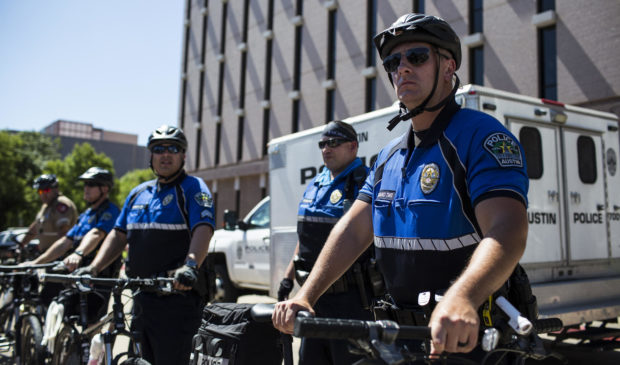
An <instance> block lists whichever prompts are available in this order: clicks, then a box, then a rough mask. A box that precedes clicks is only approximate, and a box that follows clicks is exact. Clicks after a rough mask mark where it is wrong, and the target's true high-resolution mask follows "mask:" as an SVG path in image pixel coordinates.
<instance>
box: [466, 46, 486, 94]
mask: <svg viewBox="0 0 620 365" xmlns="http://www.w3.org/2000/svg"><path fill="white" fill-rule="evenodd" d="M469 82H471V83H472V84H477V85H484V48H483V47H482V46H480V47H474V48H470V49H469Z"/></svg>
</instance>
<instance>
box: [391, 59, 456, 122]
mask: <svg viewBox="0 0 620 365" xmlns="http://www.w3.org/2000/svg"><path fill="white" fill-rule="evenodd" d="M435 53H436V54H437V59H436V60H437V61H436V65H437V67H436V69H435V81H434V82H433V89H432V90H431V92H430V93H429V94H428V96H427V97H426V99H424V101H423V102H422V103H420V105H418V106H416V107H415V108H413V109H412V110H408V109H407V107H406V106H405V104H403V103H402V102H401V103H400V104H399V106H400V110H399V111H398V115H396V116H395V117H394V118H392V119H390V121H389V122H388V126H387V129H388V130H389V131H391V130H392V129H394V127H396V125H398V123H400V122H401V121H403V120H409V119H411V118H413V117H415V116H416V115H419V114H422V112H425V111H426V112H434V111H436V110H439V109H441V108H442V107H443V106H444V105H446V104H447V103H448V101H449V100H451V99H453V98H454V95H456V91H457V90H458V88H459V86H460V80H459V77H458V76H457V75H456V73H455V74H454V77H455V78H456V81H455V82H454V87H453V88H452V91H451V92H450V94H449V95H448V96H446V97H445V98H444V99H443V100H441V101H440V102H439V103H437V104H435V105H433V106H432V107H429V108H427V107H426V104H428V102H429V101H430V100H431V98H432V97H433V95H434V94H435V90H436V89H437V84H438V82H439V51H438V50H437V48H435ZM391 80H392V79H391V78H390V81H391Z"/></svg>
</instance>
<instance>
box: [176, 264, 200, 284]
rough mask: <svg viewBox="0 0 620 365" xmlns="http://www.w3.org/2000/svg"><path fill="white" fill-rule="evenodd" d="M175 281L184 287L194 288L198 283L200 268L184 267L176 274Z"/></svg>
mask: <svg viewBox="0 0 620 365" xmlns="http://www.w3.org/2000/svg"><path fill="white" fill-rule="evenodd" d="M174 280H176V281H178V282H179V283H180V284H182V285H185V286H191V287H193V286H194V284H196V282H197V281H198V268H196V267H193V266H187V265H183V266H181V267H180V268H178V269H177V271H175V272H174Z"/></svg>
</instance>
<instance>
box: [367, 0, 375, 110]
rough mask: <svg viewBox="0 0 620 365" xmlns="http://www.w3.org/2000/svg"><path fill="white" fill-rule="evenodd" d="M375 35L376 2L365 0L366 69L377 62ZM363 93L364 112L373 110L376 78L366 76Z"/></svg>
mask: <svg viewBox="0 0 620 365" xmlns="http://www.w3.org/2000/svg"><path fill="white" fill-rule="evenodd" d="M376 34H377V0H367V2H366V69H367V70H371V69H374V67H375V66H376V62H377V51H376V50H375V46H374V43H373V41H372V39H373V37H374V36H375V35H376ZM365 84H366V85H365V89H366V90H365V92H364V99H365V100H364V111H365V112H370V111H373V110H375V100H376V96H377V76H376V72H374V75H373V76H367V77H366V80H365Z"/></svg>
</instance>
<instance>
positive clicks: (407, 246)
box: [358, 100, 535, 358]
mask: <svg viewBox="0 0 620 365" xmlns="http://www.w3.org/2000/svg"><path fill="white" fill-rule="evenodd" d="M414 133H415V132H413V130H411V129H410V130H409V131H408V132H407V133H405V134H404V135H403V136H401V137H399V138H397V139H395V140H393V141H392V142H390V143H389V144H388V145H387V146H386V147H385V148H384V149H383V150H382V151H381V152H380V153H379V156H378V158H377V162H376V164H375V166H374V167H373V169H372V170H371V172H370V174H369V176H368V179H367V180H366V183H365V185H364V187H363V188H362V190H361V191H360V194H359V196H358V199H360V200H362V201H365V202H367V203H369V204H372V222H373V229H374V235H375V238H374V245H375V254H376V259H377V262H378V264H379V268H380V270H381V272H382V273H383V275H384V279H385V284H386V291H387V293H388V296H387V299H386V301H384V302H383V304H382V305H380V306H377V307H375V308H374V310H375V316H376V318H377V319H390V320H395V321H396V322H398V323H400V324H405V325H418V326H426V325H427V324H428V320H429V319H430V315H431V313H432V311H433V309H434V306H435V304H436V303H437V302H438V301H439V300H440V299H441V297H442V295H443V293H444V292H445V291H446V290H447V289H448V288H449V287H450V285H451V284H452V283H453V282H454V281H455V280H456V279H457V278H458V276H459V275H460V274H461V273H462V272H463V270H464V268H465V267H466V265H467V263H468V262H469V258H470V257H471V255H472V253H473V252H474V250H475V249H476V247H477V246H478V243H479V242H480V241H481V239H482V233H481V231H480V227H479V226H478V223H477V221H476V217H475V214H474V207H475V205H476V204H477V203H479V202H480V201H482V200H484V199H488V198H492V197H498V196H504V197H511V198H514V199H517V200H519V201H520V202H522V203H523V204H524V205H526V206H527V191H528V184H529V180H528V176H527V172H526V167H525V160H524V158H523V153H522V151H523V149H522V147H521V145H520V144H519V142H518V140H517V139H516V138H515V137H514V136H513V135H512V134H511V133H510V132H509V131H508V130H507V129H506V128H505V127H504V126H503V125H501V123H499V121H497V120H496V119H494V118H492V117H490V116H488V115H486V114H484V113H481V112H478V111H474V110H469V109H460V107H459V106H458V105H457V104H456V102H455V101H454V100H452V101H450V102H449V103H448V105H446V107H445V108H444V109H443V110H442V112H441V113H440V114H439V116H438V117H437V119H436V120H435V121H434V122H433V124H432V125H431V127H430V128H429V129H428V130H426V131H424V133H415V134H416V135H417V136H414ZM417 138H419V141H418V143H417V144H416V143H415V142H414V141H415V140H416V139H417ZM516 275H523V276H524V277H525V280H526V281H527V277H526V276H525V274H524V272H522V269H521V268H520V267H519V266H517V269H515V273H513V277H516ZM511 278H512V277H511ZM523 284H525V286H526V287H527V288H528V289H529V281H527V282H526V283H523ZM515 290H521V288H515ZM530 296H531V292H530ZM509 299H510V298H509ZM528 299H529V298H528ZM534 300H535V298H534ZM515 304H521V303H515ZM533 306H534V307H535V303H533ZM523 313H528V314H530V315H535V314H533V313H531V311H529V309H528V311H524V312H523ZM418 345H419V343H418ZM464 356H467V357H470V356H471V357H473V358H478V357H479V356H481V350H480V348H476V349H475V350H474V351H473V352H472V353H471V354H467V355H464Z"/></svg>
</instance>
